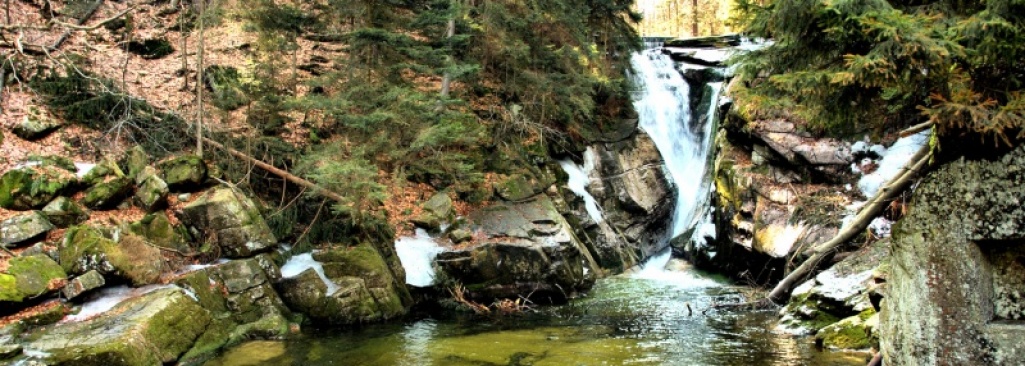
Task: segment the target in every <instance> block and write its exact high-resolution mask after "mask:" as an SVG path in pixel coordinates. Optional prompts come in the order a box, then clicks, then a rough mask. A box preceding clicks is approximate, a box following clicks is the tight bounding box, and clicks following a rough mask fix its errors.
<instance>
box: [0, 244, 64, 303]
mask: <svg viewBox="0 0 1025 366" xmlns="http://www.w3.org/2000/svg"><path fill="white" fill-rule="evenodd" d="M65 279H67V275H66V274H65V273H64V270H63V269H62V268H61V266H60V265H59V264H57V262H54V261H53V259H50V257H47V256H45V255H42V254H37V255H32V256H28V257H14V258H11V260H10V262H8V268H7V271H6V273H0V302H5V301H7V302H22V301H24V300H27V299H32V298H36V297H39V296H41V295H43V294H46V293H47V292H50V291H53V290H56V289H58V288H60V287H61V286H63V285H64V283H63V282H64V280H65Z"/></svg>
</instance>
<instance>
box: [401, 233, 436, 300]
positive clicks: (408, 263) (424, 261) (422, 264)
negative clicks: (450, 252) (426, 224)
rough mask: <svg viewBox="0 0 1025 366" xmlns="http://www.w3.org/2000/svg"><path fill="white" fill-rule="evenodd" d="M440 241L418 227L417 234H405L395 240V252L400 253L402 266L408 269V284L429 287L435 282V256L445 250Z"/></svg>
mask: <svg viewBox="0 0 1025 366" xmlns="http://www.w3.org/2000/svg"><path fill="white" fill-rule="evenodd" d="M444 251H445V248H442V247H441V246H440V245H438V243H437V242H436V241H435V240H434V238H431V236H430V235H428V234H427V231H425V230H423V229H416V235H415V236H412V237H410V236H403V237H400V238H399V239H398V240H396V241H395V252H396V253H397V254H398V255H399V262H401V263H402V268H405V269H406V284H409V285H412V286H417V287H427V286H430V285H433V284H434V276H435V274H434V258H435V257H437V256H438V254H441V252H444Z"/></svg>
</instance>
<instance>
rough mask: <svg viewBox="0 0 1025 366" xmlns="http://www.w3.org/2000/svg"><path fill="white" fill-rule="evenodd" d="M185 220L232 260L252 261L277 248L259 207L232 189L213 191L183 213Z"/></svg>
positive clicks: (186, 208) (208, 192)
mask: <svg viewBox="0 0 1025 366" xmlns="http://www.w3.org/2000/svg"><path fill="white" fill-rule="evenodd" d="M183 212H184V220H183V222H185V223H186V224H187V225H188V226H189V227H191V228H192V229H195V232H197V233H204V234H206V237H205V238H202V239H204V240H207V241H209V242H210V243H212V244H216V245H217V246H219V247H220V248H221V252H222V253H223V254H224V256H226V257H229V258H240V257H250V256H252V255H254V254H257V253H260V252H263V251H267V250H269V249H271V248H273V247H274V246H276V245H277V238H275V237H274V234H273V233H271V231H270V227H269V226H267V222H266V221H264V219H263V216H262V215H260V211H259V210H258V209H257V207H256V204H255V203H253V201H252V200H250V199H249V198H248V197H246V196H244V195H242V194H241V193H238V192H235V191H234V190H232V189H231V188H227V187H219V188H215V189H211V190H209V191H207V192H205V193H203V195H202V196H200V197H199V198H198V199H196V200H195V201H193V202H192V203H190V204H189V205H187V206H185V208H184V209H183Z"/></svg>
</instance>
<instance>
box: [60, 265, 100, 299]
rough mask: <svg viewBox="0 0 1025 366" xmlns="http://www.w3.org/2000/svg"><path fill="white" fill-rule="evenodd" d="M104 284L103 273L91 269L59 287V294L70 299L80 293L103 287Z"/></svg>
mask: <svg viewBox="0 0 1025 366" xmlns="http://www.w3.org/2000/svg"><path fill="white" fill-rule="evenodd" d="M105 284H107V280H106V279H104V278H103V275H101V274H100V272H97V271H96V270H92V271H89V272H86V273H85V274H83V275H81V276H78V277H75V278H72V279H71V281H68V284H67V285H65V286H64V288H62V289H61V294H62V295H64V298H65V299H68V300H71V299H74V298H76V297H78V296H79V295H81V294H84V293H86V292H89V291H92V290H95V289H98V288H100V287H103V285H105Z"/></svg>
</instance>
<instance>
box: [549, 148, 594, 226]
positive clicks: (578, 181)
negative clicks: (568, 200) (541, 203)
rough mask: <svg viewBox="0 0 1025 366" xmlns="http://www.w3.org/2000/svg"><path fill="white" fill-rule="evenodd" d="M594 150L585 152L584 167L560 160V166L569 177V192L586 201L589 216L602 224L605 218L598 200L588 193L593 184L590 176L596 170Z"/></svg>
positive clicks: (585, 205)
mask: <svg viewBox="0 0 1025 366" xmlns="http://www.w3.org/2000/svg"><path fill="white" fill-rule="evenodd" d="M595 159H596V157H595V155H594V149H592V148H590V147H588V148H587V150H586V151H584V165H577V164H576V163H574V162H573V161H572V160H569V159H562V160H559V165H560V166H562V170H563V171H565V172H566V174H567V175H569V182H568V183H567V185H568V186H569V190H570V191H573V193H576V195H577V196H578V197H580V198H583V199H584V207H585V208H586V209H587V215H588V216H590V217H591V220H594V222H596V223H597V222H602V219H603V216H602V213H601V208H600V207H598V202H597V200H595V199H594V196H592V195H591V193H590V192H588V191H587V186H588V185H589V184H590V183H591V181H590V178H588V175H589V174H591V171H592V170H594V160H595Z"/></svg>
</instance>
